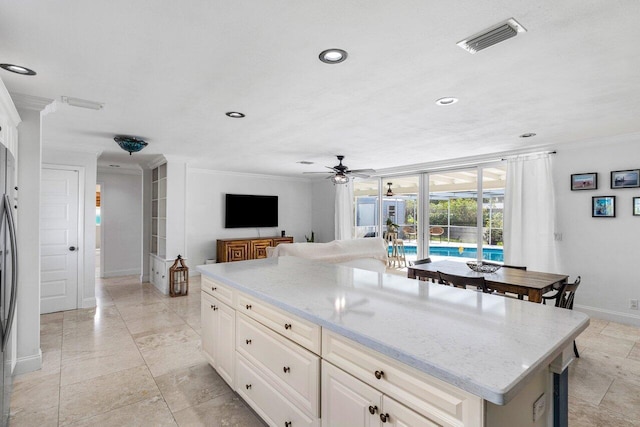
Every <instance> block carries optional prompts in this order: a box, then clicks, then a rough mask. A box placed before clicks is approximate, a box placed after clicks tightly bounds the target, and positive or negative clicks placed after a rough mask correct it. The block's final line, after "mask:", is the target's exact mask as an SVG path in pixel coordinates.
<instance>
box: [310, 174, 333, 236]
mask: <svg viewBox="0 0 640 427" xmlns="http://www.w3.org/2000/svg"><path fill="white" fill-rule="evenodd" d="M312 194H313V199H312V203H313V205H312V213H311V229H312V230H313V231H314V232H315V241H316V242H319V243H323V242H330V241H332V240H334V239H335V234H336V226H335V223H336V221H335V206H336V188H335V185H333V183H331V181H329V180H328V179H323V180H321V181H314V182H313V184H312Z"/></svg>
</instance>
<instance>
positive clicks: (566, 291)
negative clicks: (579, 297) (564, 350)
mask: <svg viewBox="0 0 640 427" xmlns="http://www.w3.org/2000/svg"><path fill="white" fill-rule="evenodd" d="M581 280H582V279H581V277H580V276H578V277H576V280H575V281H574V282H573V283H565V284H564V285H562V286H560V289H558V290H557V291H556V293H555V294H553V295H546V296H545V295H543V296H542V303H543V304H546V303H547V301H551V300H555V306H556V307H559V308H566V309H568V310H573V300H574V298H575V295H576V291H577V290H578V286H580V281H581ZM573 352H574V354H575V355H576V357H580V354H579V353H578V347H576V342H575V341H573Z"/></svg>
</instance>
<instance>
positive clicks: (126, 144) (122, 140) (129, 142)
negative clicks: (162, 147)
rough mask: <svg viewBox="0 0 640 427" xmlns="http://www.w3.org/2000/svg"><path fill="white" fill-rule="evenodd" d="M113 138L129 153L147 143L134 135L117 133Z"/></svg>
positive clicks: (138, 149) (134, 151)
mask: <svg viewBox="0 0 640 427" xmlns="http://www.w3.org/2000/svg"><path fill="white" fill-rule="evenodd" d="M113 140H114V141H115V142H117V143H118V145H119V146H120V148H122V149H123V150H124V151H128V152H129V155H132V154H133V153H137V152H138V151H140V150H142V149H143V148H144V147H146V146H147V145H148V143H147V142H145V141H144V140H142V139H140V138H137V137H135V136H127V135H117V136H115V137H114V138H113Z"/></svg>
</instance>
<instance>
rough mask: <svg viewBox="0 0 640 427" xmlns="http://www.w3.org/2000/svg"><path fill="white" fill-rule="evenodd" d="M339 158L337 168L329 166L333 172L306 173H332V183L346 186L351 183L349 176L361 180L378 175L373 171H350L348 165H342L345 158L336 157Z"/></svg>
mask: <svg viewBox="0 0 640 427" xmlns="http://www.w3.org/2000/svg"><path fill="white" fill-rule="evenodd" d="M336 157H337V158H338V162H339V163H338V164H337V165H336V166H333V167H332V166H327V168H328V169H331V172H304V173H331V174H333V176H330V177H329V178H330V179H331V182H333V183H334V184H346V183H347V182H349V176H350V175H353V176H357V177H359V178H369V176H370V175H371V174H373V173H376V171H375V170H373V169H349V168H348V167H347V166H346V165H343V164H342V160H343V159H344V156H336Z"/></svg>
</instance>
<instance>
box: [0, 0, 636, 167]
mask: <svg viewBox="0 0 640 427" xmlns="http://www.w3.org/2000/svg"><path fill="white" fill-rule="evenodd" d="M639 16H640V2H638V1H636V0H628V1H609V2H605V1H592V0H589V1H584V0H565V1H562V2H556V1H537V2H532V1H522V0H517V1H514V0H503V1H495V0H493V1H479V0H461V1H457V2H442V1H425V0H402V1H389V0H373V1H372V0H367V1H360V0H355V1H354V0H340V1H338V0H323V1H308V0H277V1H275V0H260V1H220V0H215V1H210V0H209V1H197V0H192V1H187V2H176V1H167V0H163V1H160V0H153V1H151V0H148V1H139V0H137V1H114V0H109V1H97V0H92V1H82V0H76V1H70V0H69V1H50V0H21V1H15V0H0V62H3V63H14V64H19V65H24V66H27V67H30V68H33V69H34V70H36V71H37V72H38V75H37V76H34V77H24V76H18V75H15V74H11V73H8V72H6V71H4V70H0V71H1V74H0V76H1V78H2V80H3V81H4V82H5V85H6V86H7V88H8V89H9V91H10V92H11V93H12V94H25V95H31V96H38V97H44V98H51V99H60V97H61V96H70V97H76V98H82V99H88V100H93V101H99V102H103V103H105V108H104V109H103V110H100V111H93V110H85V109H80V108H74V107H69V106H62V107H61V108H59V109H58V110H57V111H55V112H53V113H51V114H49V115H47V116H46V117H45V119H44V122H43V126H44V128H43V135H44V144H45V146H52V147H53V146H55V147H64V148H66V149H72V150H74V149H77V150H83V151H86V150H89V151H102V153H103V154H102V156H101V158H100V162H101V163H107V164H108V163H120V164H123V165H126V164H127V163H131V162H141V163H142V164H146V163H148V161H149V160H150V159H152V158H153V157H155V156H157V155H159V154H165V155H167V156H181V157H185V158H187V159H188V162H189V164H190V165H192V166H193V167H206V168H213V169H217V170H230V171H238V172H255V173H266V174H279V175H292V176H303V175H302V172H303V171H318V170H322V169H323V168H324V166H333V165H335V164H336V163H337V162H336V160H335V157H334V155H336V154H344V155H345V156H346V159H345V164H347V165H348V166H349V167H350V168H352V169H361V168H375V169H385V168H396V167H402V166H404V165H411V164H419V163H427V162H435V161H443V160H447V159H453V158H459V157H468V156H481V155H488V154H491V153H501V152H509V151H514V150H515V151H517V150H523V149H531V148H533V147H549V146H553V147H556V148H558V147H561V146H562V144H566V143H572V142H576V141H582V140H586V139H589V140H593V139H598V138H602V137H605V139H604V140H603V141H606V137H609V136H613V135H622V134H632V133H636V132H640V119H639V117H640V114H639V113H640V84H638V83H637V80H638V70H640V49H638V47H637V43H636V41H637V40H638V39H639V38H640V37H639V36H640V30H639V29H638V26H637V18H638V17H639ZM511 17H514V18H515V19H517V20H518V21H519V22H520V23H521V24H522V25H523V26H524V27H525V28H526V29H527V30H528V31H527V32H526V33H524V34H520V35H518V36H517V37H515V38H513V39H510V40H507V41H505V42H503V43H501V44H499V45H496V46H493V47H491V48H489V49H486V50H484V51H481V52H479V53H477V54H475V55H471V54H469V53H468V52H466V51H464V50H463V49H461V48H459V47H458V46H456V43H457V42H458V41H460V40H462V39H464V38H466V37H467V36H470V35H473V34H475V33H477V32H479V31H481V30H483V29H485V28H487V27H490V26H491V25H493V24H496V23H498V22H501V21H504V20H505V19H508V18H511ZM331 47H338V48H342V49H345V50H346V51H348V53H349V57H348V59H347V60H346V61H345V62H343V63H341V64H336V65H327V64H324V63H322V62H320V61H319V60H318V54H319V52H321V51H322V50H324V49H327V48H331ZM444 96H455V97H457V98H459V99H460V101H459V102H458V103H456V104H454V105H451V106H448V107H439V106H436V105H435V103H434V101H435V100H436V99H438V98H441V97H444ZM227 111H241V112H243V113H245V114H246V118H244V119H231V118H228V117H226V116H225V114H224V113H225V112H227ZM525 132H535V133H537V136H536V137H535V138H529V139H523V138H519V137H518V135H520V134H522V133H525ZM115 134H132V135H137V136H142V137H145V138H147V139H148V141H149V146H148V147H147V148H145V149H144V150H143V151H142V152H141V153H138V154H134V155H133V156H129V155H128V153H126V152H124V151H122V150H121V149H120V148H119V147H118V146H117V145H116V144H115V142H113V139H112V136H113V135H115ZM301 160H307V161H312V162H315V164H314V165H300V164H298V163H296V162H298V161H301Z"/></svg>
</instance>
